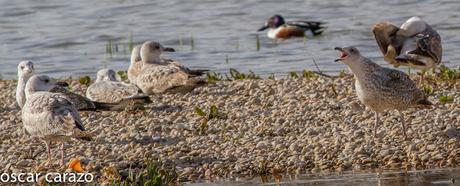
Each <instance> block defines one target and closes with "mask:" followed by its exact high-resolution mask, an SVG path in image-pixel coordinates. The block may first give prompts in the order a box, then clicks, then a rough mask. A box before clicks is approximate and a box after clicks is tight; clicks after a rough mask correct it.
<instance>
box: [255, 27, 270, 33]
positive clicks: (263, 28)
mask: <svg viewBox="0 0 460 186" xmlns="http://www.w3.org/2000/svg"><path fill="white" fill-rule="evenodd" d="M267 28H268V26H263V27H261V28H259V30H257V31H258V32H260V31H263V30H265V29H267Z"/></svg>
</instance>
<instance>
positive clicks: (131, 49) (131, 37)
mask: <svg viewBox="0 0 460 186" xmlns="http://www.w3.org/2000/svg"><path fill="white" fill-rule="evenodd" d="M128 38H129V40H128V49H129V51H133V48H134V38H133V32H132V31H131V32H129V37H128Z"/></svg>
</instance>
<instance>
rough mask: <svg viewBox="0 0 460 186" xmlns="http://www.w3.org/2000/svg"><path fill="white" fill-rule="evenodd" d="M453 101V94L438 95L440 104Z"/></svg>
mask: <svg viewBox="0 0 460 186" xmlns="http://www.w3.org/2000/svg"><path fill="white" fill-rule="evenodd" d="M453 102H454V96H441V97H439V103H441V104H447V103H453Z"/></svg>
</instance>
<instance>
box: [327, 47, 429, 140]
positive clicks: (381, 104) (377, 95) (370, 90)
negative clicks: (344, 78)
mask: <svg viewBox="0 0 460 186" xmlns="http://www.w3.org/2000/svg"><path fill="white" fill-rule="evenodd" d="M335 49H336V50H339V51H340V52H341V56H340V58H339V59H336V60H335V61H336V62H338V61H341V62H343V63H345V64H346V65H347V66H348V67H349V68H350V69H351V71H352V72H353V74H354V76H355V79H356V81H355V89H356V94H357V96H358V99H359V100H360V101H361V102H362V103H363V104H364V105H366V107H368V108H370V109H371V110H373V111H374V112H375V123H374V136H376V134H377V126H378V124H379V123H380V119H379V114H380V113H382V112H384V111H387V110H397V111H398V113H399V116H400V120H401V124H402V129H403V134H404V137H405V138H406V139H407V135H406V126H405V121H404V115H403V113H402V111H403V110H406V109H408V108H410V107H429V106H430V105H432V103H431V102H430V101H428V100H427V97H426V96H425V94H424V93H423V92H422V91H421V90H419V89H418V88H417V86H416V84H415V83H414V82H413V81H412V80H411V79H410V78H409V76H408V75H407V74H405V73H404V72H401V71H398V70H395V69H390V68H385V67H381V66H379V65H378V64H376V63H374V62H372V61H371V60H370V59H368V58H366V57H364V56H362V55H361V54H360V52H359V51H358V49H357V48H355V47H344V48H341V47H336V48H335Z"/></svg>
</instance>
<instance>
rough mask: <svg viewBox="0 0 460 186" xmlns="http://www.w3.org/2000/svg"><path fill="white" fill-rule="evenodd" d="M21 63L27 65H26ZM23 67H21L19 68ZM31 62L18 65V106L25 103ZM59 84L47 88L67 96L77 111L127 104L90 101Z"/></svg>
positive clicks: (108, 109)
mask: <svg viewBox="0 0 460 186" xmlns="http://www.w3.org/2000/svg"><path fill="white" fill-rule="evenodd" d="M23 65H28V67H26V66H24V67H23ZM21 67H23V68H21ZM34 74H35V72H34V68H33V63H32V62H31V61H25V62H21V63H19V65H18V86H17V89H16V100H17V102H18V104H19V107H21V108H22V107H23V106H24V103H25V99H26V96H25V89H24V88H25V86H26V84H27V81H28V79H29V78H30V77H31V76H32V75H34ZM56 84H57V85H59V86H54V87H53V88H52V89H50V90H48V91H50V92H53V93H62V94H63V95H65V96H66V97H67V99H68V100H69V101H70V102H71V103H72V104H74V106H75V108H76V109H77V110H79V111H98V110H101V111H120V110H124V108H125V107H126V106H127V105H126V104H127V103H126V102H120V103H102V102H95V101H91V100H90V99H88V98H86V97H84V96H81V95H79V94H76V93H73V92H71V91H69V90H68V89H67V88H66V87H67V86H68V84H67V83H65V82H57V83H56Z"/></svg>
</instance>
